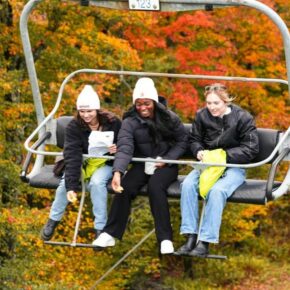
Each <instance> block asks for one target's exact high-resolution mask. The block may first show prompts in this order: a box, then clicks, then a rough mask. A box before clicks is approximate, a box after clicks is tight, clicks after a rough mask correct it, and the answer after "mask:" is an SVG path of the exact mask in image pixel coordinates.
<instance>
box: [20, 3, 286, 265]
mask: <svg viewBox="0 0 290 290" xmlns="http://www.w3.org/2000/svg"><path fill="white" fill-rule="evenodd" d="M39 2H42V1H41V0H30V1H29V2H28V3H27V4H26V5H25V7H24V9H23V12H22V14H21V19H20V31H21V39H22V43H23V49H24V55H25V59H26V65H27V69H28V74H29V79H30V83H31V88H32V93H33V100H34V105H35V111H36V116H37V123H38V126H37V128H36V129H35V130H34V131H33V132H32V134H31V135H30V136H29V137H28V138H27V140H26V141H25V143H24V146H25V149H26V150H27V152H28V153H27V156H26V159H25V161H24V163H23V167H22V171H21V175H20V177H21V179H22V181H24V182H27V183H28V184H29V185H30V186H32V187H36V188H49V189H55V188H56V187H57V185H58V182H59V180H58V179H57V178H56V177H55V176H53V172H52V167H53V165H46V164H45V156H58V155H62V152H54V151H46V150H45V145H47V144H54V145H57V146H58V147H60V148H62V146H63V136H64V135H63V133H64V130H65V127H66V125H67V124H68V122H69V121H70V120H71V118H72V117H71V116H64V117H60V118H55V113H56V112H57V110H58V108H59V105H60V103H61V99H62V95H63V91H64V88H65V86H66V84H67V83H68V82H69V81H70V80H71V79H72V78H73V77H75V76H76V75H77V74H80V73H88V74H112V75H119V76H120V77H121V78H124V77H125V76H134V77H136V78H137V77H141V76H148V77H154V78H159V77H163V78H164V77H167V78H187V79H203V80H216V81H220V80H222V81H237V82H260V83H279V84H283V85H287V86H288V92H289V96H290V87H289V82H290V36H289V31H288V28H287V26H286V25H285V23H284V22H283V20H282V19H281V18H280V16H279V15H278V14H277V13H276V12H274V11H273V10H272V9H271V8H269V7H268V6H266V5H265V4H263V3H261V2H258V1H255V0H244V1H240V0H183V1H174V0H148V1H146V3H147V4H148V7H147V6H146V7H143V6H141V2H142V3H143V2H144V1H137V0H129V1H127V0H112V1H99V0H94V1H71V2H79V4H80V5H83V6H96V7H106V8H111V9H124V10H145V11H190V10H212V9H215V8H225V7H228V6H238V7H239V6H248V7H251V8H254V9H256V10H258V11H260V12H262V13H264V14H266V15H267V16H268V17H269V18H270V19H271V20H272V21H273V22H274V23H275V25H276V26H277V27H278V29H279V31H280V33H281V35H282V38H283V42H284V51H285V58H286V68H287V80H283V79H272V78H246V77H226V76H210V75H189V74H170V73H158V72H134V71H123V70H122V71H113V70H100V69H80V70H77V71H74V72H72V73H71V74H69V75H68V76H67V77H66V78H65V79H64V81H63V83H62V84H61V86H60V90H59V94H58V97H57V100H56V104H55V106H54V108H53V109H52V111H51V112H50V113H49V114H48V115H47V116H45V115H44V112H43V106H42V101H41V94H40V90H39V86H38V82H37V75H36V70H35V64H34V60H33V55H32V50H31V45H30V40H29V34H28V26H27V24H28V17H29V15H30V13H31V11H32V10H33V9H34V8H35V6H36V5H37V4H38V3H39ZM186 127H187V129H188V130H189V128H190V125H186ZM258 133H259V138H260V144H261V147H262V148H261V150H260V153H259V156H258V157H257V158H256V159H255V160H254V162H253V163H251V164H244V165H241V164H227V165H226V166H227V167H241V168H245V169H249V168H255V167H260V166H262V165H264V164H267V163H268V164H271V168H270V170H269V175H268V179H267V180H254V179H247V180H246V182H245V183H244V184H243V185H242V186H241V187H240V188H238V189H237V191H236V192H235V193H234V194H233V195H232V196H231V197H230V198H229V201H230V202H236V203H248V204H266V203H267V202H269V201H271V200H276V199H278V198H280V197H281V196H283V195H285V194H286V193H287V192H289V188H290V167H289V165H290V162H289V161H290V127H289V128H288V129H287V130H286V131H284V132H280V131H279V130H275V129H264V128H259V129H258ZM37 136H38V139H37V140H36V141H35V142H33V140H35V138H36V137H37ZM31 143H32V145H31ZM32 155H35V156H36V158H35V162H34V164H33V167H32V170H31V171H30V172H28V168H29V165H30V163H31V160H32ZM86 157H90V156H89V155H84V158H86ZM190 157H191V156H190V155H189V154H185V156H184V158H183V159H181V160H163V161H164V162H166V163H177V164H187V165H188V164H189V165H192V166H193V167H195V168H202V167H207V166H221V164H213V163H207V164H200V163H199V162H196V161H195V160H192V158H190ZM106 158H107V159H113V157H109V156H108V157H106ZM188 158H189V159H188ZM145 160H146V161H152V162H158V161H157V160H155V159H144V158H133V161H137V162H144V161H145ZM282 161H286V162H288V171H287V172H286V174H285V176H284V179H283V181H282V182H278V181H275V175H276V170H277V167H278V165H279V164H280V163H281V162H282ZM222 166H224V165H222ZM183 178H184V176H179V178H178V180H177V181H176V182H174V183H173V184H172V185H171V186H170V187H169V189H168V196H169V197H173V198H179V197H180V191H179V185H180V182H182V180H183ZM82 189H83V190H82V198H81V203H80V210H79V214H78V219H77V222H76V227H75V232H74V237H73V241H72V243H64V242H46V243H48V244H55V245H65V246H73V247H77V246H79V247H93V246H92V245H88V244H80V243H77V242H76V240H77V233H78V228H79V223H80V217H81V209H82V206H83V202H84V196H85V192H84V186H83V187H82ZM108 190H109V192H112V189H111V188H110V186H109V187H108ZM139 194H140V195H146V187H144V188H143V189H142V190H141V192H140V193H139ZM212 258H221V259H223V258H225V256H213V257H212Z"/></svg>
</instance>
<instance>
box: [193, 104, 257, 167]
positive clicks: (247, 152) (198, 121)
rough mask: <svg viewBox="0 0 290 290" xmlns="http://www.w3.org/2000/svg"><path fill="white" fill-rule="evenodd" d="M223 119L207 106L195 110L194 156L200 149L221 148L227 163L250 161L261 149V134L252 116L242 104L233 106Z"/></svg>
mask: <svg viewBox="0 0 290 290" xmlns="http://www.w3.org/2000/svg"><path fill="white" fill-rule="evenodd" d="M230 108H231V112H230V114H228V115H224V116H223V118H219V117H214V116H212V115H211V113H210V112H209V110H208V109H207V108H203V109H201V110H199V111H198V112H197V113H196V116H195V120H194V122H193V124H192V132H191V134H190V137H189V142H190V149H191V151H192V153H193V156H194V157H196V156H197V152H198V151H200V150H212V149H217V148H222V149H224V150H225V151H226V153H227V163H237V164H243V163H249V162H250V161H252V160H253V159H254V158H255V156H256V155H257V153H258V152H259V140H258V133H257V129H256V126H255V122H254V119H253V117H252V116H251V115H250V113H248V112H247V111H245V110H243V109H241V108H240V107H239V106H236V105H230Z"/></svg>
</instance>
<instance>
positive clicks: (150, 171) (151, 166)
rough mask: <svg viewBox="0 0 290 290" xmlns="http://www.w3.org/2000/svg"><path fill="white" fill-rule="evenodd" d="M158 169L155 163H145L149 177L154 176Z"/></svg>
mask: <svg viewBox="0 0 290 290" xmlns="http://www.w3.org/2000/svg"><path fill="white" fill-rule="evenodd" d="M155 169H156V163H155V162H145V170H144V171H145V173H146V174H148V175H152V174H154V171H155Z"/></svg>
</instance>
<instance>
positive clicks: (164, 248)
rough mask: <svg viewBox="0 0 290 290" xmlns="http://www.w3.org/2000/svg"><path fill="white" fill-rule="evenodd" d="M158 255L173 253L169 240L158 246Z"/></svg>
mask: <svg viewBox="0 0 290 290" xmlns="http://www.w3.org/2000/svg"><path fill="white" fill-rule="evenodd" d="M160 253H161V254H162V255H165V254H172V253H174V248H173V244H172V242H171V241H169V240H164V241H162V242H161V245H160Z"/></svg>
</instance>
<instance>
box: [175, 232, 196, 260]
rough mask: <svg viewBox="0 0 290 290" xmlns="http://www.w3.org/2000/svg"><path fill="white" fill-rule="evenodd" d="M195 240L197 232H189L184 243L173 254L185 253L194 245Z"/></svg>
mask: <svg viewBox="0 0 290 290" xmlns="http://www.w3.org/2000/svg"><path fill="white" fill-rule="evenodd" d="M196 240H197V234H189V235H188V236H187V241H186V243H185V244H184V245H183V246H181V247H180V248H179V249H178V250H177V251H176V252H175V255H187V254H188V253H189V252H190V251H191V250H192V249H193V248H194V247H195V244H196Z"/></svg>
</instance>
